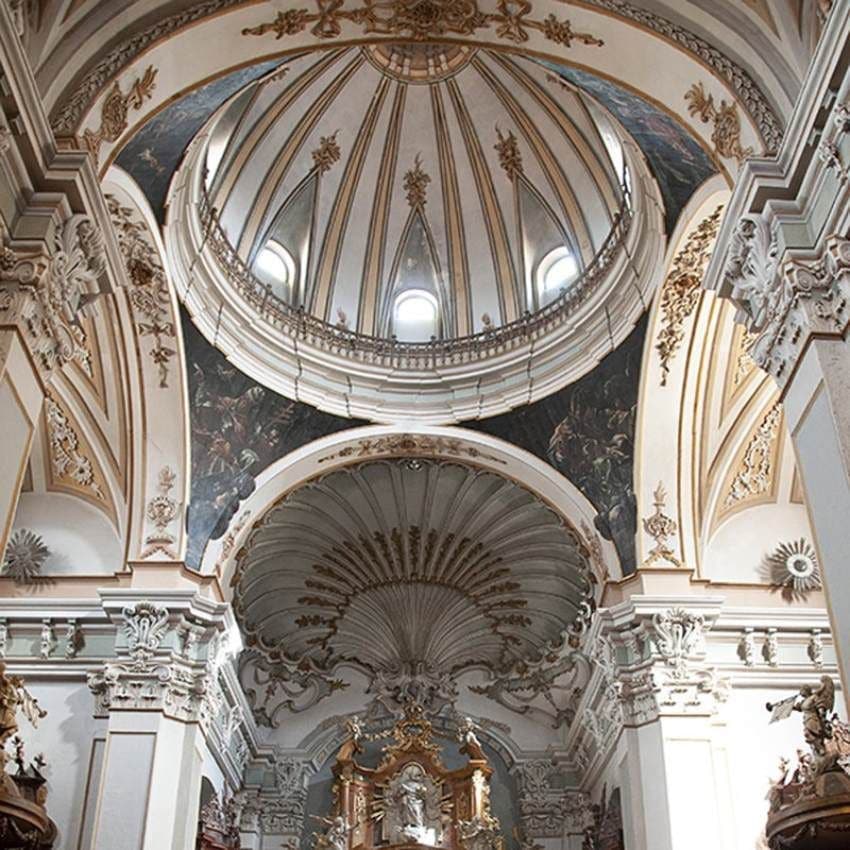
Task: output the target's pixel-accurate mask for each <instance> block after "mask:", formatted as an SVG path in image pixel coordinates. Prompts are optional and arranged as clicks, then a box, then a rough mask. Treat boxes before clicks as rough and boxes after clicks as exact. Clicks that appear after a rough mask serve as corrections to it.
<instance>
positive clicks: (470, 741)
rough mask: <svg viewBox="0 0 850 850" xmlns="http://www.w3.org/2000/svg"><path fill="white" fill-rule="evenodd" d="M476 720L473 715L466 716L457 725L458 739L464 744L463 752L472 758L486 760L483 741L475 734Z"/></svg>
mask: <svg viewBox="0 0 850 850" xmlns="http://www.w3.org/2000/svg"><path fill="white" fill-rule="evenodd" d="M475 729H476V726H475V722H474V721H473V719H472V718H471V717H464V718H463V720H462V721H461V722H460V724H459V725H458V727H457V739H458V741H460V742H461V744H463V746H462V747H461V752H462V753H465V754H466V755H468V756H469V757H470V758H471V759H476V760H478V759H480V760H485V759H486V757H485V755H484V751H483V750H482V749H481V741H479V740H478V736H477V735H476V734H475Z"/></svg>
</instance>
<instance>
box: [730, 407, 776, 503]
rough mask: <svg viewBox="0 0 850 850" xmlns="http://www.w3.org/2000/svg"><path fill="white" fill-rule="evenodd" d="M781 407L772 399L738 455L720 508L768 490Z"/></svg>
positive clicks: (770, 483) (771, 478)
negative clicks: (727, 490)
mask: <svg viewBox="0 0 850 850" xmlns="http://www.w3.org/2000/svg"><path fill="white" fill-rule="evenodd" d="M781 416H782V407H781V405H780V403H779V402H776V403H775V404H774V405H773V407H771V408H770V410H768V412H767V413H766V414H765V416H764V418H763V419H762V420H761V422H760V423H759V425H758V427H757V428H756V430H755V432H754V433H753V435H752V436H751V437H750V441H749V442H748V443H747V447H746V449H745V450H744V454H743V456H742V458H741V462H740V466H739V468H738V471H737V472H736V473H735V477H734V478H733V479H732V482H731V484H730V485H729V492H728V493H727V494H726V498H725V500H724V502H723V506H724V508H727V509H728V508H731V507H734V506H735V505H737V504H739V503H741V502H744V501H749V500H751V499H754V498H757V497H758V496H761V495H764V494H765V493H768V492H770V488H771V486H772V484H773V473H774V464H773V460H774V457H773V456H774V453H775V452H774V449H775V445H776V438H777V435H778V433H779V422H780V420H781Z"/></svg>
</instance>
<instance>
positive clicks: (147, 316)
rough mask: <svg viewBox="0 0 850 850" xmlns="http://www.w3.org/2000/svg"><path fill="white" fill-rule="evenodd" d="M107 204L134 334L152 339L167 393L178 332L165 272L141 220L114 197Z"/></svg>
mask: <svg viewBox="0 0 850 850" xmlns="http://www.w3.org/2000/svg"><path fill="white" fill-rule="evenodd" d="M106 204H107V208H108V210H109V215H110V217H111V219H112V224H113V225H114V226H115V231H116V233H117V235H118V247H119V248H120V249H121V254H122V256H123V257H124V263H125V266H126V269H127V275H128V277H129V280H130V290H129V293H128V298H129V301H130V305H131V307H132V309H133V314H134V318H135V320H136V332H137V334H138V335H139V337H150V338H151V339H152V342H153V347H152V348H151V349H150V357H151V359H152V360H153V362H154V364H155V366H156V368H157V370H158V372H159V387H160V389H167V388H168V380H169V377H170V375H169V367H170V365H171V360H172V358H174V357H176V355H177V331H176V327H175V321H174V317H173V313H172V305H171V297H170V294H169V289H168V280H167V278H166V275H165V269H164V268H163V266H162V261H161V259H160V256H159V251H157V249H156V247H155V246H154V245H153V243H152V240H151V237H150V234H149V233H148V230H147V226H146V225H145V223H144V222H143V221H142V220H141V217H140V216H138V215H136V214H135V213H134V211H133V210H132V209H130V208H129V207H125V206H122V205H121V204H120V203H119V202H118V199H117V198H115V197H114V196H113V195H107V196H106Z"/></svg>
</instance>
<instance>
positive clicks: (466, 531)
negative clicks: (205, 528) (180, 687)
mask: <svg viewBox="0 0 850 850" xmlns="http://www.w3.org/2000/svg"><path fill="white" fill-rule="evenodd" d="M591 575H592V573H591V569H590V567H589V565H588V555H587V552H586V551H585V547H584V545H583V544H582V543H581V542H580V541H579V538H578V535H576V534H575V533H574V532H573V531H572V529H571V528H570V527H569V526H568V525H566V523H565V522H564V521H563V520H562V519H561V518H560V517H559V516H558V515H557V514H555V513H554V511H552V510H551V509H550V508H548V507H547V506H546V505H544V504H543V503H542V502H541V501H539V499H537V498H536V497H535V496H534V495H532V494H531V493H530V492H529V491H527V490H525V489H524V488H522V487H521V486H519V485H518V484H516V483H514V482H513V481H510V480H508V479H506V478H502V477H501V476H499V475H497V474H495V473H493V472H488V471H483V470H480V469H476V468H473V467H470V466H467V465H465V464H460V463H456V462H437V461H432V460H424V459H422V460H420V459H416V458H413V459H406V460H397V461H392V460H389V461H373V462H367V463H363V464H360V465H357V466H353V467H348V468H345V469H341V470H337V471H334V472H331V473H329V474H328V475H326V476H324V477H323V478H320V479H318V480H315V481H313V482H311V483H308V484H306V485H304V486H302V487H300V488H298V489H297V490H295V491H294V492H292V493H290V494H289V495H287V496H286V497H285V498H284V499H282V500H281V501H280V502H279V503H278V505H277V506H276V507H274V508H272V509H271V511H270V512H269V513H267V514H266V515H265V516H264V517H263V518H262V519H261V520H260V521H259V522H258V523H257V524H256V525H255V527H254V529H253V530H252V531H251V533H250V534H249V536H248V538H247V541H246V543H245V545H244V547H243V548H242V550H241V551H240V553H239V555H238V556H237V571H236V574H235V577H234V583H235V595H234V607H235V610H236V613H237V617H238V618H239V620H240V624H241V626H242V628H243V631H244V633H245V635H246V641H247V644H248V646H249V647H250V648H252V650H251V652H249V655H248V657H249V658H253V661H254V665H255V666H254V669H255V670H256V669H261V670H263V671H265V673H266V675H271V677H272V679H278V680H279V681H281V682H289V683H290V686H293V685H294V683H295V682H296V681H299V680H300V681H301V682H302V684H304V685H305V686H306V684H307V683H308V682H309V681H310V678H311V677H312V679H313V683H314V684H315V685H316V686H318V683H319V682H322V681H324V682H325V686H326V688H327V692H330V689H332V685H329V684H328V682H329V680H328V677H329V676H330V675H332V674H333V673H334V672H335V671H336V670H337V669H338V668H339V667H340V665H346V666H353V667H356V668H358V669H360V670H361V671H364V672H365V673H366V674H367V675H368V676H369V677H370V679H371V680H372V689H373V690H377V691H379V692H380V689H381V686H382V683H389V682H392V683H393V684H392V688H393V689H395V690H397V689H398V688H400V687H404V688H406V689H407V690H414V689H415V690H416V691H417V693H415V694H414V693H406V694H404V695H401V696H412V697H415V698H417V699H419V700H420V701H424V702H431V701H434V700H435V699H437V698H438V697H439V698H443V699H447V700H450V699H451V697H452V693H453V689H454V684H453V682H452V677H454V676H455V675H456V674H458V673H460V672H462V671H464V670H468V669H470V668H484V669H486V670H487V671H489V672H490V673H491V674H492V675H493V676H496V677H507V676H510V675H517V674H519V673H521V672H522V671H523V670H524V669H527V668H528V665H535V664H536V665H539V664H541V663H543V662H544V661H550V662H551V661H554V660H555V659H557V657H558V655H559V652H560V650H561V648H562V647H563V646H564V644H565V641H566V637H567V634H568V633H570V632H580V631H581V630H582V629H583V627H584V625H585V623H586V622H587V619H588V617H589V615H590V613H591V610H592V605H593V582H592V579H591ZM258 683H262V684H267V683H268V679H267V678H266V676H259V677H258V678H255V679H254V680H250V679H249V681H247V682H245V684H246V685H247V687H248V690H247V692H248V693H249V695H250V696H251V697H252V698H253V699H254V700H255V706H254V707H255V709H256V710H257V712H258V713H259V714H260V715H263V712H265V713H266V715H268V717H269V718H271V717H272V715H273V714H274V708H270V704H271V705H274V703H275V702H276V701H277V700H276V699H275V693H274V690H275V689H273V692H272V693H271V694H269V693H268V692H267V691H266V692H265V694H264V695H263V697H260V695H259V692H258V690H257V687H256V686H257V684H258ZM394 695H395V697H396V698H397V699H399V698H400V695H399V694H394ZM400 701H401V700H400ZM286 707H289V708H291V707H292V706H291V705H287V706H286Z"/></svg>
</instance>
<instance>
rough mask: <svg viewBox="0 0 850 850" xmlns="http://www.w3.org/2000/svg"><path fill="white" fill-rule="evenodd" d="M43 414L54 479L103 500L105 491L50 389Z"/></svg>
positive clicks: (46, 396) (45, 398)
mask: <svg viewBox="0 0 850 850" xmlns="http://www.w3.org/2000/svg"><path fill="white" fill-rule="evenodd" d="M44 415H45V421H46V424H47V439H48V445H49V450H50V463H51V468H52V470H53V474H54V476H55V477H56V479H57V480H59V481H62V480H65V481H67V482H69V483H72V484H75V485H77V486H79V487H82V488H83V489H84V490H91V492H92V493H93V494H94V495H95V497H96V498H97V499H99V500H100V501H104V500H105V499H106V495H105V494H104V492H103V488H102V487H101V486H100V484H99V483H98V480H97V478H96V477H95V474H94V466H93V465H92V462H91V460H90V459H89V458H87V457H86V456H85V455H84V454H83V453H82V451H81V448H80V438H79V436H78V434H77V432H76V430H75V428H74V426H73V425H72V424H71V421H70V419H69V418H68V416H67V415H66V413H65V411H64V410H63V409H62V408H61V407H60V406H59V403H58V402H57V401H56V399H55V398H54V397H53V396H52V395H51V394H50V393H47V394H46V395H45V397H44Z"/></svg>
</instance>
